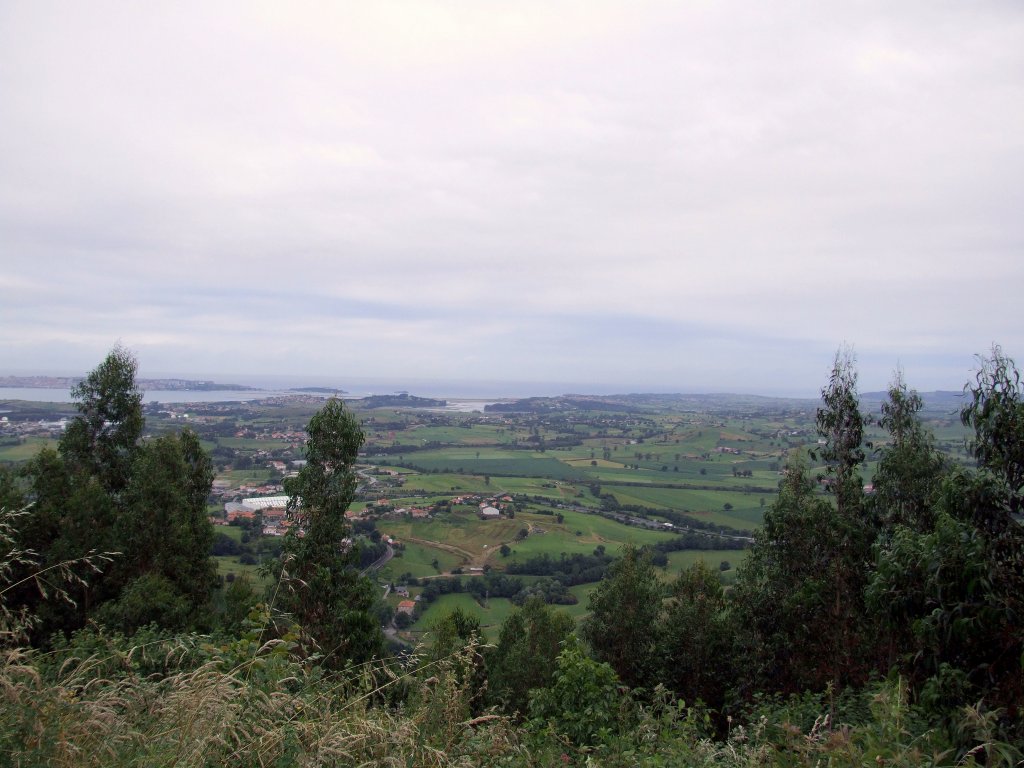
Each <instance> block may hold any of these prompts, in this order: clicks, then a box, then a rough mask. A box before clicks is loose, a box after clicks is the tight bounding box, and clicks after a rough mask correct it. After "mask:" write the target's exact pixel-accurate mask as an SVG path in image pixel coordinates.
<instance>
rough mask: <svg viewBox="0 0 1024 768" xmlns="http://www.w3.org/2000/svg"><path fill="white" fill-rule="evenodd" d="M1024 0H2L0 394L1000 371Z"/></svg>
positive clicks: (669, 382) (789, 388)
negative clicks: (836, 361)
mask: <svg viewBox="0 0 1024 768" xmlns="http://www.w3.org/2000/svg"><path fill="white" fill-rule="evenodd" d="M1022 289H1024V3H1021V2H1018V1H1017V0H1011V1H1009V2H975V1H972V2H956V3H953V2H939V1H936V0H929V1H928V2H898V3H893V2H891V1H890V0H883V1H881V2H799V3H798V2H770V3H765V2H762V1H761V0H751V1H750V2H665V3H660V2H649V3H644V2H628V3H627V2H614V3H612V2H607V3H602V2H596V1H594V0H587V1H586V2H558V1H557V0H554V1H552V0H546V1H545V2H527V1H525V0H515V2H507V3H501V2H480V1H479V0H467V1H466V2H448V3H430V2H409V3H392V2H377V1H376V0H375V1H374V2H358V3H357V2H324V3H302V2H293V1H291V0H290V1H289V2H280V3H257V2H238V3H218V2H210V1H209V0H203V2H197V3H188V2H179V1H178V0H175V2H166V3H135V2H122V3H108V2H96V1H93V2H89V3H74V2H61V3H49V2H42V1H41V0H30V1H29V2H23V3H22V2H12V1H11V0H0V373H26V372H66V373H79V372H84V371H85V370H88V369H90V368H92V367H93V366H94V365H95V364H96V363H98V362H99V361H100V360H101V359H102V357H103V356H104V354H105V353H106V352H107V350H109V349H110V348H111V347H112V346H113V345H114V344H115V343H116V342H118V341H121V342H122V343H123V344H124V345H125V346H127V347H129V348H130V349H132V350H134V351H135V353H136V354H137V356H138V358H139V361H140V366H141V372H142V374H143V375H147V374H156V373H161V374H178V375H188V374H210V375H217V376H218V377H220V378H222V379H232V380H234V379H239V378H240V377H242V376H243V375H251V374H258V373H260V372H265V371H268V370H270V371H273V372H276V373H282V374H294V375H310V376H312V375H316V376H334V377H337V379H338V383H339V385H341V386H344V385H345V383H346V380H348V379H350V378H353V377H359V378H381V379H394V380H398V381H401V380H404V379H415V380H422V379H442V380H453V379H461V380H467V379H489V380H494V379H498V380H505V379H507V380H509V381H523V380H528V381H546V382H572V383H573V384H577V385H578V384H584V385H586V386H587V387H588V389H589V391H591V392H595V393H600V392H612V391H621V390H623V389H629V390H631V391H637V390H648V391H684V392H695V391H742V392H761V393H764V394H808V393H814V392H816V391H817V390H818V389H819V388H820V387H821V385H822V384H823V383H824V382H825V380H826V378H827V374H828V371H829V368H830V365H831V361H832V357H833V355H834V353H835V350H836V349H837V347H839V346H840V345H841V344H843V343H844V342H846V343H848V344H850V345H852V346H853V348H854V350H855V351H856V354H857V358H858V362H859V367H860V374H861V388H862V389H879V388H883V387H884V386H885V384H886V382H887V381H888V380H889V378H890V375H891V372H892V370H893V369H894V368H895V367H896V366H897V365H902V366H903V368H904V369H905V372H906V377H907V379H908V381H909V383H910V384H911V385H913V386H916V387H917V388H918V389H921V390H928V389H935V388H942V389H958V388H960V387H961V386H962V385H963V384H964V383H965V382H966V381H967V379H968V377H969V376H970V372H971V370H972V368H974V367H975V366H976V360H975V357H974V355H975V354H976V353H983V352H986V351H987V350H988V349H989V348H990V346H991V344H992V343H993V342H999V343H1001V344H1002V345H1003V348H1004V350H1005V351H1006V352H1007V353H1008V354H1010V355H1011V356H1014V355H1016V356H1017V357H1018V360H1019V361H1020V362H1022V363H1024V360H1021V359H1020V358H1022V357H1024V322H1022V318H1024V301H1022V295H1024V290H1022Z"/></svg>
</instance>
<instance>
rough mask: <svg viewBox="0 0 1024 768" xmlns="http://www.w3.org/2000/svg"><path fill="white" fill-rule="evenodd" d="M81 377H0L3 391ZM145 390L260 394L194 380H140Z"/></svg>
mask: <svg viewBox="0 0 1024 768" xmlns="http://www.w3.org/2000/svg"><path fill="white" fill-rule="evenodd" d="M82 378H83V377H81V376H0V388H2V389H72V388H74V387H77V386H78V384H79V383H80V382H81V381H82ZM137 381H138V385H139V388H140V389H143V390H150V389H152V390H160V391H161V392H214V391H217V392H258V391H259V388H258V387H248V386H246V385H244V384H219V383H217V382H215V381H196V380H193V379H176V378H169V379H138V380H137Z"/></svg>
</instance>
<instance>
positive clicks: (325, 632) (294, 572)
mask: <svg viewBox="0 0 1024 768" xmlns="http://www.w3.org/2000/svg"><path fill="white" fill-rule="evenodd" d="M306 433H307V439H306V447H305V459H306V463H305V465H304V466H303V467H302V469H300V470H299V474H298V476H297V477H295V478H292V479H291V480H289V481H287V483H286V490H287V491H288V493H289V495H290V499H289V502H288V513H289V519H290V521H291V527H290V528H289V531H288V534H287V536H286V538H285V542H284V547H283V555H282V557H283V560H282V567H283V569H282V571H281V576H282V583H283V586H284V587H285V590H284V593H283V595H282V598H281V599H282V607H283V608H284V609H285V610H286V611H288V612H289V613H290V614H291V615H292V617H293V618H294V619H295V621H297V622H298V624H299V626H300V627H301V631H302V638H303V642H304V646H305V650H306V652H308V653H311V654H312V653H316V654H319V655H320V656H321V658H322V661H323V663H324V664H326V665H327V666H331V667H342V666H344V665H345V664H346V663H360V662H364V661H367V660H369V659H371V658H373V657H375V656H380V655H381V654H382V652H383V635H382V633H381V630H380V626H379V624H378V622H377V620H376V618H375V617H374V614H373V605H374V602H375V595H374V586H373V584H372V583H371V582H370V580H369V579H367V578H366V577H365V576H363V575H361V574H360V572H359V556H358V553H357V552H356V551H355V550H354V548H353V545H352V542H351V540H349V539H348V533H349V526H348V524H347V523H346V520H345V512H346V510H347V509H348V507H349V505H350V504H351V503H352V501H353V499H354V498H355V492H356V487H357V478H356V474H355V464H356V460H357V458H358V456H359V448H360V446H362V444H363V440H364V435H363V431H362V429H361V428H360V426H359V422H358V421H357V420H356V418H355V416H353V415H352V413H351V412H349V411H348V409H346V408H345V405H344V403H342V401H341V400H339V399H337V398H332V399H331V400H329V401H328V402H327V403H326V404H325V405H324V406H323V408H321V409H320V410H319V411H317V413H316V414H315V415H314V416H313V417H312V418H311V419H310V421H309V424H308V425H307V427H306Z"/></svg>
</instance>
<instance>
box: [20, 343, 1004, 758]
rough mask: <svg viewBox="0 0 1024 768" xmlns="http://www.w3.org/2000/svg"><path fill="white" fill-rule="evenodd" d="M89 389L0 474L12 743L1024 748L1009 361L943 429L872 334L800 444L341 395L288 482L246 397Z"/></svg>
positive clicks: (133, 373)
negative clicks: (167, 402)
mask: <svg viewBox="0 0 1024 768" xmlns="http://www.w3.org/2000/svg"><path fill="white" fill-rule="evenodd" d="M73 394H74V397H75V401H76V402H75V405H74V410H73V412H71V413H69V414H68V419H67V422H66V425H65V426H64V427H63V428H62V429H61V430H60V431H59V432H56V433H55V434H54V435H53V437H52V438H50V439H46V440H42V441H40V442H38V443H36V444H33V452H32V453H31V455H28V456H19V459H18V460H17V461H9V462H7V463H5V464H0V510H2V511H0V651H2V655H0V695H2V696H3V702H4V703H3V707H2V708H0V763H3V764H5V765H16V766H72V765H73V766H88V765H97V766H99V765H102V766H111V765H114V766H120V765H123V766H143V765H145V766H150V765H153V766H156V765H160V766H170V765H180V766H206V765H208V766H222V765H237V766H271V765H273V766H290V765H310V766H312V765H339V766H341V765H395V766H398V765H401V766H462V765H465V766H477V765H491V766H551V765H580V766H582V765H588V766H634V765H651V766H668V765H706V766H762V765H771V766H812V765H836V766H843V765H850V766H853V765H857V766H860V765H867V764H871V765H903V766H917V765H934V766H956V765H1007V766H1010V765H1019V764H1020V763H1021V761H1022V760H1024V752H1022V749H1024V725H1022V723H1024V620H1022V610H1024V605H1022V601H1024V529H1022V514H1024V510H1022V499H1024V400H1022V390H1021V382H1020V375H1019V372H1018V370H1017V367H1016V365H1015V363H1014V361H1013V360H1012V359H1010V358H1009V357H1008V356H1006V355H1005V354H1004V353H1003V352H1002V350H1001V349H1000V348H999V347H993V349H992V350H991V351H990V353H989V354H988V355H985V356H982V357H979V365H978V369H977V371H976V375H975V377H974V379H973V380H972V381H970V382H968V383H967V385H966V386H965V388H964V397H963V398H962V399H961V400H960V401H959V406H958V410H957V413H956V414H955V417H954V418H955V421H956V429H959V430H962V432H960V433H957V434H963V435H965V436H966V437H965V438H964V440H963V442H962V444H961V445H960V446H959V447H958V448H956V449H952V450H951V449H950V447H949V443H950V442H951V438H950V437H949V434H952V433H953V432H949V431H948V430H951V429H953V428H952V427H949V426H944V427H942V429H943V430H944V432H943V434H942V435H936V434H935V432H934V431H933V429H932V428H931V426H930V425H931V422H930V421H928V420H926V419H924V418H923V414H924V413H925V411H926V410H927V409H926V406H925V402H924V399H923V398H922V397H921V396H920V395H919V394H918V393H917V392H915V391H914V390H913V389H912V388H911V387H910V386H909V385H908V384H907V383H906V382H905V381H904V379H903V375H902V374H901V373H899V372H897V373H896V374H895V376H894V379H893V381H892V383H891V385H890V387H889V390H888V392H887V393H885V395H884V397H882V398H881V400H880V401H879V402H878V403H877V408H872V409H867V408H865V407H864V404H863V403H862V402H861V395H860V393H859V392H858V387H857V371H856V363H855V359H854V357H853V355H852V353H851V352H850V351H848V350H845V349H843V350H840V351H839V352H838V353H837V354H836V357H835V359H834V361H833V363H832V367H831V370H830V372H829V374H828V378H827V380H826V382H825V384H824V386H823V387H822V390H821V399H820V401H818V402H817V403H814V404H811V406H810V408H809V412H808V413H807V414H806V420H807V424H806V434H803V432H802V431H801V426H800V423H799V418H803V417H801V416H800V415H799V414H796V415H794V414H792V413H791V414H788V415H785V416H781V415H779V414H778V413H776V412H775V411H773V410H772V409H773V408H774V406H773V405H771V404H766V403H760V404H757V405H756V407H755V408H754V409H753V410H750V409H748V410H746V411H744V412H743V413H742V414H740V415H736V414H732V415H731V416H730V417H729V418H730V419H733V420H732V421H729V422H728V426H727V419H726V417H724V416H722V415H721V414H717V415H715V414H711V415H708V413H707V412H706V410H701V409H702V408H705V405H706V404H705V405H702V406H700V407H695V406H693V405H692V403H688V404H686V405H685V406H678V404H676V405H675V406H672V407H673V408H676V410H672V409H671V408H669V409H668V410H666V407H667V406H666V404H665V402H663V401H662V400H660V399H659V397H658V396H633V397H631V398H630V399H628V400H621V399H620V400H613V399H609V398H596V397H595V398H580V397H577V398H575V399H570V400H566V399H564V398H563V399H539V400H534V401H520V402H516V403H496V404H492V405H491V407H490V408H489V409H488V411H487V412H486V414H485V415H484V416H480V417H477V416H474V417H466V418H458V419H456V418H454V417H448V416H440V415H431V414H432V413H435V411H432V410H429V409H437V408H440V407H443V406H445V405H446V404H445V403H444V402H443V401H436V400H428V399H422V400H423V402H418V403H417V402H412V401H414V400H417V398H408V397H389V398H385V399H384V400H382V401H380V402H375V403H372V404H363V406H362V408H360V406H359V404H358V403H355V402H353V403H346V402H344V401H343V400H341V399H337V398H328V397H318V398H315V399H314V400H313V401H312V402H314V403H315V406H314V407H313V409H312V412H311V414H310V415H309V416H308V420H307V421H306V422H305V424H304V425H303V427H302V428H301V429H300V430H298V431H297V432H296V435H297V436H295V437H290V436H289V433H287V430H285V429H283V428H281V429H278V432H279V433H280V440H281V441H282V446H290V445H294V446H295V454H294V456H293V455H292V454H290V453H288V455H287V456H286V457H284V458H287V459H288V461H284V460H281V461H276V460H275V461H273V462H271V463H272V464H273V466H274V467H275V468H274V469H273V470H268V473H271V472H272V474H268V473H263V474H261V473H262V470H258V471H257V470H255V469H254V457H255V458H256V459H258V460H263V458H267V457H263V456H262V449H261V447H260V446H261V444H260V443H259V442H257V441H256V439H255V438H254V437H253V438H249V437H247V435H248V434H249V433H250V432H251V431H252V430H253V429H255V424H256V420H255V419H254V420H250V421H249V422H245V423H243V422H244V420H243V419H241V418H236V417H235V416H232V417H230V418H224V417H223V416H219V415H214V416H210V417H209V418H207V419H205V420H203V419H193V420H192V421H188V420H186V419H179V418H177V414H166V413H163V412H162V411H161V409H160V407H159V406H154V407H153V408H144V406H143V398H142V392H141V390H140V388H139V385H138V382H137V362H136V360H135V358H134V356H133V355H132V354H131V353H130V352H129V351H127V350H125V349H123V348H120V347H118V348H115V349H114V350H112V351H111V352H110V354H109V355H108V356H107V358H106V359H105V360H103V361H102V362H101V363H100V364H99V365H98V366H97V367H96V368H95V370H93V371H92V372H91V373H90V374H89V375H88V376H86V377H85V378H84V379H82V380H81V381H80V382H79V383H78V384H77V386H76V387H75V389H74V392H73ZM371 406H372V407H371ZM272 407H273V408H275V409H277V412H280V413H283V412H284V411H285V410H287V409H288V408H289V407H291V406H290V405H289V404H288V403H275V404H273V406H272ZM780 407H781V406H780ZM409 408H420V409H423V410H422V411H420V412H418V413H416V412H413V411H410V410H409ZM754 411H756V414H755V413H754ZM751 414H754V415H751ZM171 416H174V418H171ZM786 419H790V421H786ZM792 419H797V420H798V421H797V422H795V423H792ZM182 423H184V424H186V425H187V426H184V427H182V426H181V424H182ZM154 425H155V426H154ZM712 428H714V430H712ZM744 430H746V431H744ZM954 431H955V430H954ZM712 434H714V435H716V436H717V437H716V439H717V440H718V442H717V443H714V442H711V441H710V440H711V435H712ZM218 435H219V436H218ZM750 435H753V437H751V436H750ZM470 438H472V439H470ZM755 438H756V440H762V441H763V442H762V443H758V445H759V446H761V447H762V448H763V451H762V450H761V448H758V449H757V450H754V449H753V448H751V446H752V445H753V444H754V442H755ZM250 440H251V442H246V441H250ZM289 441H291V442H289ZM744 441H746V442H744ZM23 444H24V443H23V442H22V443H20V444H19V445H18V446H16V447H18V448H20V447H21V445H23ZM229 446H236V447H238V448H240V449H241V450H240V451H235V452H228V450H229ZM282 450H285V451H287V450H289V449H288V448H282ZM481 454H483V455H481ZM558 457H561V458H558ZM293 459H294V460H293ZM282 469H283V471H282ZM236 475H238V476H244V477H245V478H246V482H247V483H248V482H250V476H251V477H252V478H253V479H252V484H253V485H255V484H256V481H257V480H258V481H259V482H261V483H263V484H264V486H265V487H266V488H271V487H273V488H276V487H277V485H275V484H279V485H280V490H281V495H282V496H285V497H287V503H286V509H285V511H284V513H283V516H282V519H281V520H280V522H279V527H278V528H277V529H275V530H273V531H271V530H270V528H268V527H267V526H268V525H269V517H270V516H269V513H268V515H267V516H266V517H265V518H262V517H260V516H259V515H256V517H255V519H252V520H250V519H249V518H244V517H239V518H237V519H235V520H233V521H232V523H233V524H232V525H227V524H226V523H227V522H228V521H227V520H226V518H224V513H223V511H222V510H221V505H220V501H222V500H223V498H225V497H223V496H218V495H217V488H218V487H222V486H224V484H225V483H227V482H228V480H227V479H226V478H231V477H235V476H236ZM417 484H418V485H417ZM413 486H415V487H416V490H415V491H413V490H410V489H411V488H412V487H413ZM248 487H249V486H248V485H243V486H242V488H248ZM242 495H244V494H242V493H239V494H238V495H237V497H236V502H237V501H239V500H241V498H242ZM723 500H724V501H723ZM236 506H237V503H236ZM215 523H216V524H215ZM246 560H247V561H246Z"/></svg>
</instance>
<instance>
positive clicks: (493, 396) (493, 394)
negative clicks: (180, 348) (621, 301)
mask: <svg viewBox="0 0 1024 768" xmlns="http://www.w3.org/2000/svg"><path fill="white" fill-rule="evenodd" d="M142 378H146V377H142ZM153 378H172V376H169V375H167V376H157V375H154V376H153ZM173 378H185V379H190V380H195V381H214V382H218V383H230V384H237V385H241V386H247V387H254V388H255V389H242V390H238V389H214V390H178V389H175V390H159V389H154V390H145V388H143V402H145V403H168V404H172V403H228V402H248V401H251V400H262V399H264V398H268V397H276V396H283V395H297V394H314V395H316V394H324V395H328V394H331V393H332V392H336V393H338V394H339V395H341V396H342V397H345V398H362V397H369V396H370V395H393V394H398V393H400V392H407V393H409V394H410V395H415V396H417V397H430V398H436V399H443V400H447V401H448V410H457V411H466V412H469V411H475V410H482V409H483V406H484V405H485V404H487V403H493V402H500V401H502V400H511V399H517V398H521V397H545V396H549V397H550V396H557V395H563V394H566V393H569V392H573V393H586V392H588V391H592V390H593V386H592V385H591V386H587V385H585V384H579V383H576V384H572V383H566V382H562V383H557V382H556V383H552V382H524V381H513V382H509V381H468V380H457V381H441V380H434V379H414V380H406V381H398V380H385V379H367V378H354V379H348V380H344V379H340V378H328V377H322V376H310V377H297V376H295V377H292V376H262V377H251V376H232V375H230V374H226V375H220V376H214V375H203V376H198V375H196V376H183V375H181V374H174V375H173ZM304 387H307V388H308V387H319V388H322V389H324V390H327V391H325V392H319V391H318V392H302V391H301V389H302V388H304ZM4 400H26V401H29V402H36V403H70V402H74V398H73V397H72V396H71V391H70V390H69V389H50V388H44V387H0V402H3V401H4Z"/></svg>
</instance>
